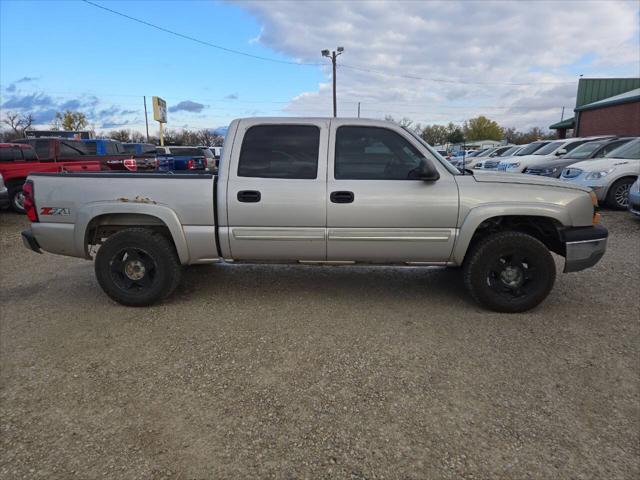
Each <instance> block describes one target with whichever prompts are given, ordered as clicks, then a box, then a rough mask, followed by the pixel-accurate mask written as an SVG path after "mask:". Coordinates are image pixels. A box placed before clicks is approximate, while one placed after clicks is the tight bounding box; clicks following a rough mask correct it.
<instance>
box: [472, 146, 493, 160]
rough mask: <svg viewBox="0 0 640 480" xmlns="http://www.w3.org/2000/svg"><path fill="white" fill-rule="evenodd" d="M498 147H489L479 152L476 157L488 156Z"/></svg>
mask: <svg viewBox="0 0 640 480" xmlns="http://www.w3.org/2000/svg"><path fill="white" fill-rule="evenodd" d="M495 150H496V149H495V148H487V149H486V150H485V151H483V152H481V153H479V154H478V155H476V158H479V157H487V156H489V155H490V154H492V153H493V152H494V151H495Z"/></svg>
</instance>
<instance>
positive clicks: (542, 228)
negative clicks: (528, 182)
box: [465, 215, 565, 258]
mask: <svg viewBox="0 0 640 480" xmlns="http://www.w3.org/2000/svg"><path fill="white" fill-rule="evenodd" d="M562 228H563V225H562V223H560V222H559V221H558V220H557V219H555V218H553V217H547V216H537V215H497V216H493V217H490V218H487V219H485V220H483V221H482V222H481V223H480V224H479V225H478V226H477V227H476V229H475V231H474V232H473V236H472V237H471V240H470V242H469V245H468V246H467V250H466V252H465V258H467V255H466V253H467V252H469V251H470V250H471V249H472V248H473V247H474V246H475V245H476V244H477V243H478V242H480V241H481V240H482V239H484V238H486V237H487V236H488V235H491V234H492V233H497V232H505V231H515V232H522V233H526V234H528V235H531V236H532V237H534V238H536V239H537V240H539V241H540V242H542V243H543V244H544V245H545V246H546V247H547V248H548V249H549V250H551V251H552V252H554V253H557V254H558V255H565V250H564V243H563V242H562V239H561V235H560V231H561V229H562Z"/></svg>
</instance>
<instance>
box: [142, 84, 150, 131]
mask: <svg viewBox="0 0 640 480" xmlns="http://www.w3.org/2000/svg"><path fill="white" fill-rule="evenodd" d="M142 99H143V100H144V124H145V125H146V126H147V143H149V119H148V118H147V96H146V95H145V96H144V97H142Z"/></svg>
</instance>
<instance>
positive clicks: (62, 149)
mask: <svg viewBox="0 0 640 480" xmlns="http://www.w3.org/2000/svg"><path fill="white" fill-rule="evenodd" d="M15 143H22V144H28V145H31V146H32V147H33V148H34V149H35V151H36V154H37V155H38V158H39V159H40V161H41V162H51V161H53V162H76V161H83V162H84V161H87V160H97V161H99V162H101V163H102V165H103V169H104V170H122V171H136V169H137V168H136V161H135V160H134V159H133V156H132V155H131V154H129V153H119V154H107V155H100V154H98V153H96V154H92V153H91V152H90V150H89V148H88V147H87V145H86V144H85V142H84V141H82V140H74V139H70V138H58V137H49V138H25V139H23V140H16V141H15Z"/></svg>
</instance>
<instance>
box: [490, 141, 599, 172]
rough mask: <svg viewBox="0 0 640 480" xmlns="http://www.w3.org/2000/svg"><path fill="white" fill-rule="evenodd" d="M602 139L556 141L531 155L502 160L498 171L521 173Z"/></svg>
mask: <svg viewBox="0 0 640 480" xmlns="http://www.w3.org/2000/svg"><path fill="white" fill-rule="evenodd" d="M597 138H603V137H591V138H567V139H564V140H557V141H555V142H551V143H549V144H548V145H545V146H544V147H542V148H541V149H540V150H538V151H536V152H535V153H534V154H533V155H525V156H522V157H518V158H512V159H509V160H504V161H502V162H500V163H499V164H498V170H499V171H503V172H509V173H522V172H524V171H525V169H526V168H527V167H529V166H531V165H536V164H538V163H544V162H546V161H549V160H552V159H554V158H559V157H561V156H562V155H566V154H567V153H569V152H570V151H571V150H573V149H574V148H577V147H579V146H580V145H582V144H583V143H586V142H588V141H590V140H596V139H597Z"/></svg>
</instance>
